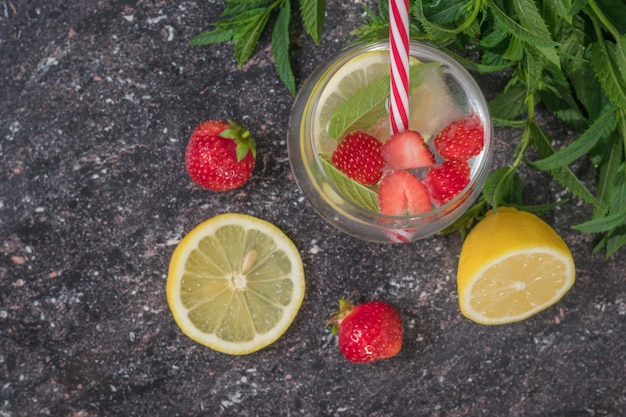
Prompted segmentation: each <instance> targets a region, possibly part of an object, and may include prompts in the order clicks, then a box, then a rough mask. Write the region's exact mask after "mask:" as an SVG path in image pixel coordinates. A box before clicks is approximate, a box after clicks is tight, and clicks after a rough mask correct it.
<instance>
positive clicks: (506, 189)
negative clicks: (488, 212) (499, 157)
mask: <svg viewBox="0 0 626 417" xmlns="http://www.w3.org/2000/svg"><path fill="white" fill-rule="evenodd" d="M483 196H484V198H485V200H486V201H487V203H488V204H489V205H490V206H491V207H497V206H499V205H500V204H502V203H506V204H512V205H521V204H522V183H521V180H520V178H519V174H518V173H517V171H516V170H515V169H514V168H513V167H509V166H504V167H501V168H498V169H497V170H496V171H494V172H492V173H491V174H489V176H488V177H487V180H486V181H485V185H484V186H483Z"/></svg>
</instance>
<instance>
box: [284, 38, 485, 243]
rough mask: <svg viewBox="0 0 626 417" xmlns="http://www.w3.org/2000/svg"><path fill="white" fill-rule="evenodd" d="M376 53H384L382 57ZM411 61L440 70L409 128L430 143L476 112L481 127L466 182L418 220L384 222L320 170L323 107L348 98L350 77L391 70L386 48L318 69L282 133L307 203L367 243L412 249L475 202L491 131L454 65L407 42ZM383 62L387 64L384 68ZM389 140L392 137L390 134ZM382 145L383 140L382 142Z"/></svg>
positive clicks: (364, 49)
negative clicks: (446, 127) (412, 243)
mask: <svg viewBox="0 0 626 417" xmlns="http://www.w3.org/2000/svg"><path fill="white" fill-rule="evenodd" d="M379 51H386V52H387V53H386V54H382V53H381V52H379ZM410 55H411V57H412V58H411V59H417V60H419V61H420V62H422V63H428V62H434V63H441V65H440V66H438V73H437V77H438V78H437V79H436V80H428V79H425V80H424V81H423V84H424V88H425V89H427V90H425V91H429V90H428V89H432V91H430V92H429V93H428V94H427V95H425V96H424V95H422V96H417V95H415V96H413V95H412V96H411V101H410V103H411V104H410V110H412V111H411V116H410V119H411V120H410V123H409V128H410V129H412V130H418V131H420V133H422V135H423V136H424V137H425V139H426V140H427V142H428V139H430V138H431V137H432V135H434V134H435V133H436V130H437V129H440V128H442V127H443V125H444V124H446V123H448V122H450V121H452V119H454V117H456V116H458V115H459V114H463V115H466V114H471V113H473V114H475V115H477V116H478V118H479V119H480V121H481V122H482V125H483V126H484V132H485V137H484V148H483V150H482V152H481V153H480V154H479V155H478V156H475V157H473V158H472V159H471V160H470V161H469V162H470V167H471V178H470V182H469V184H468V185H467V186H466V187H465V189H464V190H463V191H462V192H461V193H460V194H459V195H457V196H456V197H455V198H454V199H452V200H451V201H449V202H448V203H446V204H444V205H442V206H439V207H435V206H433V208H432V210H431V211H429V212H427V213H423V214H419V215H412V216H387V215H383V214H381V213H379V212H377V211H375V210H372V209H368V208H365V207H364V206H362V205H360V204H358V203H356V202H355V201H354V200H353V199H351V198H348V196H346V195H344V194H345V193H344V192H342V190H341V187H338V186H337V184H335V183H333V181H332V180H331V179H330V178H329V176H328V175H327V172H326V171H325V170H324V168H323V161H322V158H323V155H324V154H327V155H329V154H330V153H331V152H332V146H333V142H334V141H333V140H331V139H329V137H328V133H327V132H326V127H327V126H326V125H324V124H323V123H320V120H317V119H320V118H322V117H323V113H324V107H325V101H326V100H335V101H341V100H342V99H344V98H345V97H346V96H349V95H350V94H351V92H350V91H345V90H346V89H349V86H350V81H346V80H348V79H349V78H352V79H353V80H352V81H354V79H357V78H358V77H361V78H362V77H366V78H367V76H368V74H367V70H368V69H371V70H372V71H374V70H375V68H377V69H376V70H377V71H379V72H380V70H381V68H382V66H384V65H387V66H388V62H389V61H388V56H389V42H388V41H387V42H375V43H362V44H357V45H354V46H351V47H349V48H347V49H345V50H343V51H342V52H340V53H339V54H338V55H337V56H335V57H333V58H332V59H330V60H328V61H327V62H326V63H324V64H323V65H321V66H320V67H319V68H317V69H316V70H315V71H314V72H313V73H312V74H311V75H310V76H309V78H308V79H307V80H306V81H305V83H304V84H303V86H302V88H301V89H300V91H299V93H298V95H297V97H296V99H295V102H294V105H293V108H292V113H291V117H290V120H289V127H288V133H287V146H288V153H289V162H290V164H291V169H292V172H293V175H294V178H295V180H296V182H297V184H298V186H299V187H300V189H301V190H302V192H303V194H304V196H305V198H306V199H307V201H308V202H309V203H310V204H311V206H312V207H313V208H314V209H315V210H316V211H317V212H318V214H319V215H320V216H321V217H322V218H323V219H325V220H326V221H327V222H328V223H330V224H331V225H333V226H335V227H336V228H338V229H339V230H342V231H344V232H346V233H348V234H350V235H352V236H355V237H357V238H360V239H364V240H367V241H373V242H386V243H398V242H410V241H414V240H417V239H422V238H425V237H427V236H430V235H432V234H434V233H437V232H439V231H441V230H442V229H444V228H446V227H447V226H449V225H450V224H452V223H453V222H454V221H455V220H456V219H458V218H459V217H460V216H461V215H462V214H463V213H464V212H465V211H466V210H467V209H468V208H469V207H470V206H471V204H472V203H473V202H474V201H475V200H476V198H477V197H478V195H479V193H480V191H481V188H482V186H483V184H484V182H485V179H486V177H487V175H488V173H489V170H490V168H491V160H492V154H493V143H492V141H493V134H492V130H493V128H492V124H491V118H490V115H489V109H488V106H487V102H486V100H485V98H484V96H483V94H482V92H481V90H480V88H479V87H478V85H477V84H476V82H475V80H474V79H473V78H472V76H471V75H470V74H469V73H468V72H467V71H466V70H465V69H464V68H463V67H462V66H461V65H460V64H459V63H458V62H457V61H455V60H454V59H452V58H451V57H450V56H449V55H447V54H445V53H443V52H442V51H440V50H439V49H437V48H435V47H432V46H430V45H427V44H424V43H417V42H413V41H412V42H411V44H410ZM381 57H383V58H381ZM384 57H387V58H386V60H387V61H386V63H385V62H384V59H385V58H384ZM381 60H383V62H376V64H375V65H376V66H377V67H376V66H370V64H372V61H381ZM355 63H356V64H355ZM361 64H362V65H363V67H362V66H361ZM348 67H349V68H351V69H352V68H354V70H355V74H354V76H351V77H346V74H349V73H350V71H351V69H350V70H349V69H348ZM357 72H358V73H357ZM342 82H343V84H344V85H342ZM357 83H358V81H357ZM342 87H345V88H343V90H344V91H342V92H341V94H339V95H338V94H331V93H332V92H335V91H338V90H342ZM418 90H419V89H418ZM355 92H356V91H355ZM355 92H352V93H355ZM342 94H343V98H342ZM420 94H425V93H423V92H422V93H420ZM337 96H339V97H337ZM426 99H427V100H428V102H426V101H427V100H426ZM338 104H340V103H333V104H332V106H335V105H338ZM332 106H326V107H332ZM387 108H388V106H387ZM326 117H327V116H326ZM387 118H388V116H387ZM378 124H381V123H380V122H379V123H378ZM416 124H417V126H415V125H416ZM382 125H383V126H382V129H383V130H384V129H385V128H386V126H385V124H384V123H382ZM387 130H388V128H387ZM422 130H424V131H422ZM427 130H428V131H427ZM379 131H380V129H379ZM383 136H385V135H384V134H383ZM386 136H387V137H388V136H389V133H388V132H387V134H386ZM379 138H380V137H379ZM381 139H382V140H383V141H384V140H385V139H386V138H385V137H383V138H381Z"/></svg>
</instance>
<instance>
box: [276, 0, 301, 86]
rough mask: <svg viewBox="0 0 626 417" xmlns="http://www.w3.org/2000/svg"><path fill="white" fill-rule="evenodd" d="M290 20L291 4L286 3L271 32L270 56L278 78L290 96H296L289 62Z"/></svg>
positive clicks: (294, 82) (294, 81)
mask: <svg viewBox="0 0 626 417" xmlns="http://www.w3.org/2000/svg"><path fill="white" fill-rule="evenodd" d="M290 20H291V3H290V2H289V1H286V2H284V3H283V6H282V7H281V9H280V12H279V13H278V17H277V18H276V23H275V24H274V30H272V55H273V56H274V65H275V67H276V71H277V72H278V76H279V77H280V79H281V80H282V81H283V83H284V84H285V86H286V87H287V90H288V91H289V92H290V93H291V95H292V96H295V95H296V78H295V76H294V75H293V70H292V69H291V61H290V60H289V22H290Z"/></svg>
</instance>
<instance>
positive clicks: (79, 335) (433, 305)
mask: <svg viewBox="0 0 626 417" xmlns="http://www.w3.org/2000/svg"><path fill="white" fill-rule="evenodd" d="M329 3H330V4H329V6H328V20H327V23H326V28H325V37H324V40H323V42H322V44H321V45H320V46H315V45H313V43H312V42H311V41H310V40H308V39H307V38H306V37H305V36H304V35H303V34H302V33H301V32H298V31H296V29H297V28H294V33H293V36H294V37H295V38H296V39H298V40H300V42H299V45H298V47H297V48H295V50H294V51H293V56H294V60H295V62H296V71H297V75H298V77H299V82H300V83H301V82H302V80H303V78H304V77H306V75H307V74H309V73H310V72H311V71H312V69H313V68H314V67H315V66H316V65H318V64H319V63H320V62H322V61H323V60H324V59H325V58H326V57H327V56H329V55H330V54H331V53H333V52H335V51H338V50H339V49H341V48H342V47H344V46H345V45H346V44H347V42H348V41H349V39H350V36H349V31H350V30H351V29H352V28H353V27H355V26H357V25H358V24H359V23H360V22H361V19H362V4H360V2H354V3H353V2H329ZM221 7H222V3H221V2H215V1H188V0H182V1H179V2H178V1H177V2H175V1H165V0H124V1H119V0H114V1H103V0H83V1H69V0H59V1H56V2H53V1H43V0H29V1H26V0H6V1H3V2H0V77H1V79H0V121H1V122H0V137H1V142H0V158H1V159H0V168H1V171H0V172H1V173H0V181H1V183H0V252H1V254H0V416H2V417H7V416H10V417H13V416H47V415H50V416H76V417H78V416H200V415H203V416H300V415H302V416H483V415H484V416H510V417H517V416H554V417H557V416H558V417H565V416H567V417H577V416H621V415H626V383H625V382H626V377H625V375H626V341H625V335H626V331H625V330H626V328H625V327H626V326H625V323H626V285H625V280H624V269H625V267H626V262H625V259H624V258H625V257H624V254H625V253H624V250H621V251H620V252H619V253H617V254H616V255H615V256H613V257H612V258H611V259H608V260H605V259H604V258H603V257H602V256H601V255H600V254H592V252H591V248H592V245H593V240H592V237H591V236H587V235H582V234H580V233H578V232H575V231H573V230H572V229H570V228H569V226H570V225H572V224H576V223H578V222H580V221H582V220H585V219H586V218H587V216H588V215H589V213H590V208H589V207H587V206H586V205H584V204H582V203H580V202H578V201H577V200H576V199H571V196H568V195H566V194H564V193H563V192H562V190H561V188H560V187H559V186H558V184H556V183H555V182H554V181H552V180H551V179H550V178H549V177H547V176H545V175H543V174H540V173H537V172H531V171H525V172H524V173H523V174H524V178H525V181H526V184H527V190H528V192H527V194H526V199H527V200H528V202H547V201H552V200H553V199H554V198H564V197H568V198H570V201H569V202H568V203H566V204H565V205H563V206H562V207H560V208H559V209H557V210H555V211H554V212H552V213H551V214H549V215H547V216H545V219H546V220H547V221H548V222H549V223H550V224H551V225H552V226H553V227H555V228H556V229H557V231H559V233H561V234H562V236H563V237H564V238H565V240H566V241H567V243H568V244H569V245H570V247H571V249H572V251H573V252H574V254H575V259H576V264H577V268H578V276H577V279H578V280H577V283H576V285H575V286H574V288H573V289H572V290H571V291H570V292H569V293H568V294H567V295H566V296H565V298H563V300H562V301H561V302H559V303H558V304H557V305H556V306H554V307H552V308H550V309H548V310H546V311H544V312H542V313H540V314H538V315H536V316H534V317H532V318H531V319H529V320H526V321H524V322H521V323H519V324H514V325H506V326H500V327H483V326H480V325H477V324H474V323H472V322H470V321H468V320H466V319H464V318H463V317H462V316H461V315H460V313H459V310H458V305H457V294H456V286H455V278H454V277H455V268H456V261H457V258H458V253H459V250H460V245H461V242H460V239H459V237H458V236H454V235H453V236H445V237H441V236H437V237H434V238H431V239H428V240H425V241H421V242H418V243H413V244H407V245H396V246H391V245H378V244H371V243H366V242H361V241H358V240H356V239H354V238H351V237H349V236H347V235H344V234H342V233H340V232H338V231H336V230H334V229H333V228H331V227H329V226H327V225H326V224H325V223H324V222H323V221H322V220H321V219H320V218H319V217H318V216H317V215H316V214H315V213H314V212H313V211H312V209H311V208H310V207H309V206H308V205H307V203H306V202H305V201H303V198H302V196H301V194H300V192H299V190H298V188H297V186H296V184H295V182H294V181H293V178H292V176H291V174H290V168H289V163H288V160H287V150H286V145H285V134H286V128H287V120H288V117H289V111H290V107H291V104H292V102H293V98H292V97H291V96H290V95H289V94H288V93H287V92H286V91H285V89H284V88H283V87H282V84H281V83H280V81H279V80H278V78H277V76H276V74H275V72H274V70H273V67H272V64H271V51H270V49H269V47H268V45H269V43H268V42H269V41H268V38H267V37H264V38H263V39H262V41H261V46H260V48H259V49H258V50H257V52H256V53H255V55H254V56H253V59H252V60H251V62H250V63H249V64H247V65H245V66H244V68H243V69H241V70H240V69H237V66H236V64H235V62H234V59H233V58H232V49H231V46H229V45H219V46H214V47H210V48H209V47H207V48H198V47H189V46H187V42H188V40H189V39H191V37H193V36H194V35H195V34H197V33H199V32H200V31H202V30H204V29H205V28H207V27H208V23H209V22H211V21H214V20H215V19H216V18H217V17H218V15H219V13H220V11H221ZM501 82H502V80H498V79H497V78H495V79H494V78H493V77H484V78H482V77H481V78H480V83H481V86H482V87H483V88H484V90H485V92H486V94H487V95H490V94H493V92H495V91H496V90H497V89H498V88H500V86H501ZM225 117H231V118H233V119H235V120H238V121H240V122H241V123H243V124H245V125H247V126H248V127H249V128H250V130H251V132H252V133H253V135H254V136H255V137H256V138H257V142H258V152H259V157H258V160H257V167H256V169H255V172H254V177H253V179H252V180H251V181H250V183H249V184H248V185H246V186H245V187H244V188H242V189H240V190H236V191H233V192H227V193H222V194H217V193H210V192H207V191H204V190H201V189H199V188H198V187H196V186H194V185H193V184H191V183H190V181H189V179H188V178H187V176H186V174H185V171H184V167H183V152H184V147H185V145H186V142H187V138H188V137H189V134H190V132H191V131H192V129H193V128H194V127H195V125H196V124H197V123H199V122H200V121H202V120H203V119H207V118H225ZM542 123H543V124H544V125H545V126H547V127H548V128H549V129H550V130H551V132H552V133H553V134H554V136H555V137H556V138H557V139H558V140H562V141H566V140H567V139H569V138H570V136H571V135H570V133H569V132H568V131H567V130H565V129H563V128H562V127H561V126H560V125H559V124H558V123H556V122H555V121H553V120H550V119H549V118H547V117H544V118H543V120H542ZM495 134H496V140H497V141H498V145H497V149H496V167H497V166H500V165H503V164H505V163H508V162H510V161H509V158H510V155H511V153H512V149H513V147H514V146H515V144H516V143H517V141H518V138H519V135H520V132H519V131H516V130H511V129H496V133H495ZM574 169H576V170H577V172H578V173H583V174H584V175H586V178H588V179H589V180H590V181H591V180H592V175H593V173H592V172H591V169H590V167H589V166H586V165H585V164H584V163H582V164H579V165H577V166H575V167H574ZM223 212H244V213H249V214H252V215H255V216H258V217H261V218H264V219H266V220H269V221H271V222H273V223H275V224H277V225H278V226H279V227H280V228H281V229H283V230H284V231H285V232H286V233H287V234H288V235H289V236H290V237H291V238H292V239H293V240H294V242H295V243H296V245H297V246H298V248H299V249H300V250H301V253H302V256H303V260H304V264H305V270H306V276H307V289H306V290H307V294H306V298H305V301H304V304H303V306H302V309H301V311H300V313H299V315H298V317H297V319H296V320H295V322H294V323H293V325H292V326H291V327H290V328H289V330H288V331H287V333H286V334H285V335H284V336H283V337H282V338H281V339H279V340H278V341H277V342H276V343H275V344H273V345H271V346H270V347H268V348H266V349H264V350H262V351H260V352H257V353H254V354H251V355H248V356H242V357H230V356H227V355H223V354H220V353H216V352H214V351H211V350H209V349H207V348H204V347H202V346H199V345H197V344H195V343H194V342H192V341H191V340H189V339H188V338H186V337H185V336H184V335H182V333H181V332H180V331H179V329H178V327H177V326H176V324H175V323H174V321H173V319H172V317H171V315H170V313H169V310H168V307H167V303H166V300H165V278H166V271H167V265H168V262H169V257H170V255H171V253H172V251H173V249H174V247H175V244H176V243H177V242H178V240H179V239H180V238H181V237H182V236H183V235H184V234H185V233H186V232H187V231H189V230H190V229H191V228H192V227H193V226H195V225H196V224H198V223H199V222H201V221H202V220H204V219H206V218H208V217H211V216H213V215H215V214H218V213H223ZM354 291H356V292H357V293H358V294H359V297H360V299H361V300H367V299H374V298H380V299H384V300H387V301H390V302H392V303H393V304H394V305H396V307H397V308H398V310H399V311H400V313H401V315H402V317H403V321H404V325H405V333H406V335H405V340H404V346H403V349H402V351H401V353H400V354H399V355H398V356H397V357H395V358H393V359H391V360H388V361H384V362H380V363H375V364H371V365H354V364H351V363H348V362H347V361H346V360H344V359H343V357H342V356H341V354H340V353H339V351H338V349H337V348H336V342H335V340H334V339H333V338H331V336H330V332H329V329H327V328H325V327H324V323H325V321H326V319H327V317H328V314H329V313H330V312H331V311H332V310H334V309H335V306H336V305H335V303H336V300H337V299H338V298H339V297H340V296H343V295H346V294H349V293H351V292H354Z"/></svg>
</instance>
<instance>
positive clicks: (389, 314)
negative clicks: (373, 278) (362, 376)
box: [330, 299, 402, 363]
mask: <svg viewBox="0 0 626 417" xmlns="http://www.w3.org/2000/svg"><path fill="white" fill-rule="evenodd" d="M330 323H333V324H334V326H333V334H336V335H337V336H338V342H339V349H340V350H341V353H343V355H344V356H345V357H346V358H347V359H348V360H349V361H352V362H357V363H366V362H373V361H377V360H381V359H387V358H391V357H392V356H395V355H396V354H397V353H398V352H400V349H401V348H402V321H401V320H400V315H399V314H398V312H397V311H396V309H395V308H394V307H393V306H392V305H390V304H388V303H385V302H383V301H370V302H367V303H364V304H359V305H357V306H353V305H352V304H351V303H350V301H349V300H346V299H341V300H339V312H338V313H336V314H335V315H334V316H333V318H331V319H330Z"/></svg>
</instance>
